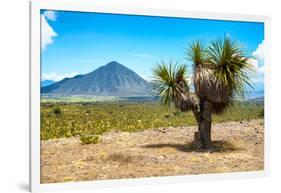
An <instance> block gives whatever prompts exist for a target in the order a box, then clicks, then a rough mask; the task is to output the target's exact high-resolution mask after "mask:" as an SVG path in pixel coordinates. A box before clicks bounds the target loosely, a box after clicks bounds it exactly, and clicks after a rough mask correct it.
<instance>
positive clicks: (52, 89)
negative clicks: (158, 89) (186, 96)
mask: <svg viewBox="0 0 281 193" xmlns="http://www.w3.org/2000/svg"><path fill="white" fill-rule="evenodd" d="M41 93H42V94H51V95H52V94H55V95H96V96H147V95H150V84H149V83H148V82H147V81H146V80H144V79H143V78H141V77H140V76H139V75H138V74H137V73H135V72H134V71H132V70H130V69H128V68H127V67H125V66H123V65H122V64H120V63H118V62H116V61H112V62H110V63H108V64H106V65H105V66H101V67H100V68H98V69H96V70H94V71H92V72H90V73H88V74H81V75H77V76H75V77H73V78H65V79H63V80H61V81H58V82H55V83H53V84H50V85H47V86H44V87H42V88H41Z"/></svg>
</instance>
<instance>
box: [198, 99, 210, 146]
mask: <svg viewBox="0 0 281 193" xmlns="http://www.w3.org/2000/svg"><path fill="white" fill-rule="evenodd" d="M199 121H200V123H199V134H200V141H201V144H202V146H203V148H205V149H212V148H213V147H212V139H211V127H212V104H211V103H210V102H208V101H206V100H200V120H199Z"/></svg>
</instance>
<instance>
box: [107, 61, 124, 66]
mask: <svg viewBox="0 0 281 193" xmlns="http://www.w3.org/2000/svg"><path fill="white" fill-rule="evenodd" d="M106 66H122V64H120V63H119V62H116V61H111V62H109V63H107V64H106Z"/></svg>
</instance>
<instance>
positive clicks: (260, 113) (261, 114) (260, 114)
mask: <svg viewBox="0 0 281 193" xmlns="http://www.w3.org/2000/svg"><path fill="white" fill-rule="evenodd" d="M259 117H260V118H263V117H264V108H263V109H262V110H261V111H260V112H259Z"/></svg>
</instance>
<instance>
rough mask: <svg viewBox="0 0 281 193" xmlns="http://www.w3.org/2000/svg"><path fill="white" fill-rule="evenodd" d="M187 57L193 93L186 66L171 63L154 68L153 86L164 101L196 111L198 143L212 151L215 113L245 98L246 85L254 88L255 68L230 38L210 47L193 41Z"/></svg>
mask: <svg viewBox="0 0 281 193" xmlns="http://www.w3.org/2000/svg"><path fill="white" fill-rule="evenodd" d="M187 59H188V60H189V61H190V62H191V64H192V65H191V67H192V68H191V69H192V75H193V85H194V92H191V89H190V88H189V83H188V78H187V75H188V72H187V71H188V70H187V69H188V68H187V66H186V65H183V64H182V65H179V64H176V63H172V62H169V63H165V62H161V63H158V64H156V66H155V67H154V68H153V85H154V87H153V88H154V91H155V93H156V95H158V96H160V101H161V103H162V104H164V105H166V106H170V105H171V104H174V105H175V107H176V108H178V109H180V110H181V111H188V110H192V111H193V113H194V116H195V118H196V120H197V123H198V133H199V136H198V139H199V142H200V144H201V146H202V147H203V148H206V149H210V150H211V149H213V147H212V140H211V125H212V114H213V113H216V114H220V113H223V112H224V111H225V109H226V108H227V107H229V106H230V105H231V104H232V103H233V101H234V100H237V99H239V100H240V99H241V98H243V97H244V94H245V92H246V86H248V87H251V80H250V76H249V72H251V70H252V69H253V68H252V66H251V64H250V63H249V57H247V56H246V55H245V54H244V51H243V49H242V47H241V46H240V45H239V44H238V43H237V42H235V41H233V40H231V39H230V38H229V37H225V38H224V39H221V40H216V41H214V42H212V43H211V44H210V45H209V46H208V47H205V46H204V45H203V43H202V42H200V41H196V42H194V43H192V44H191V45H190V47H189V49H188V51H187ZM196 138H197V137H195V139H196Z"/></svg>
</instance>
